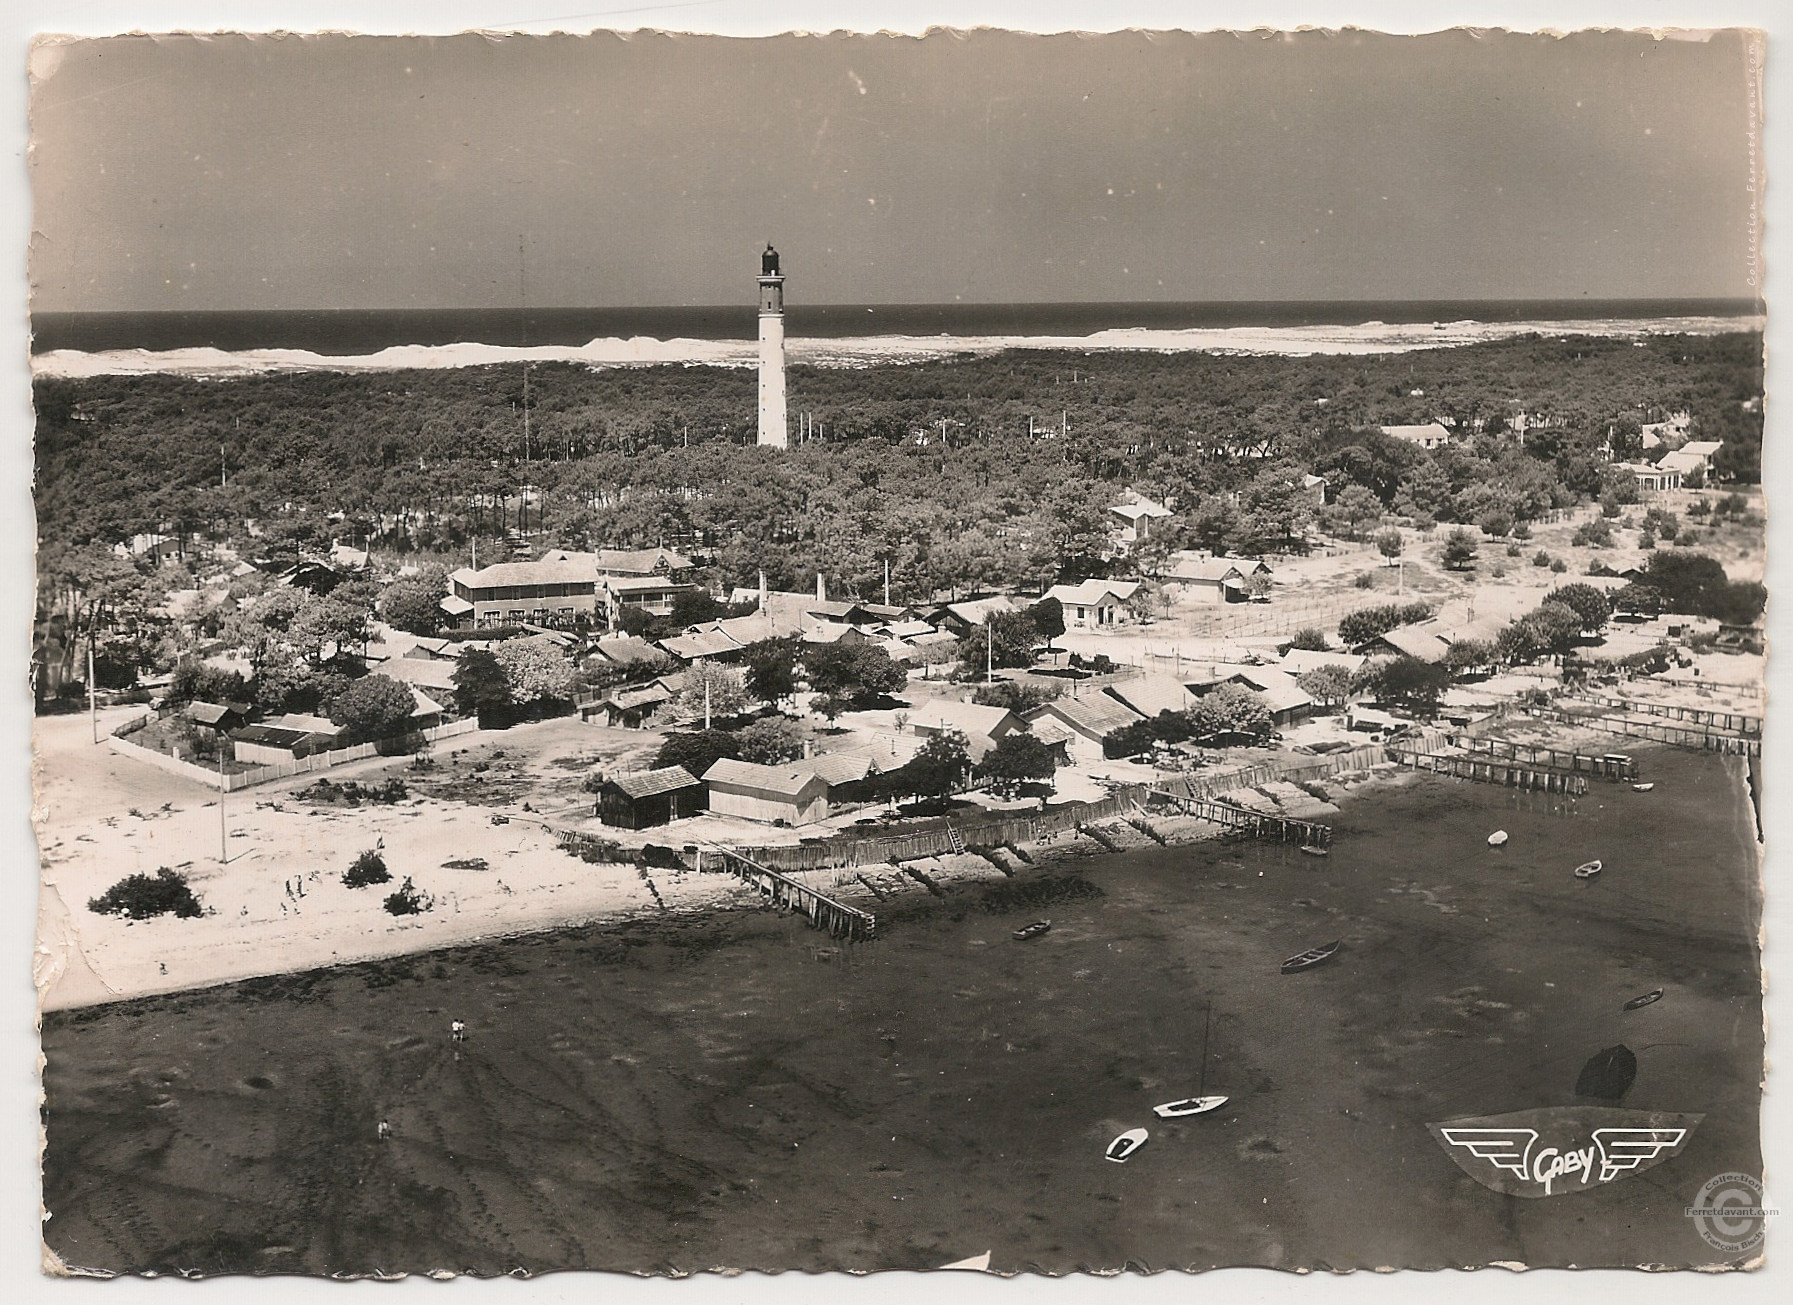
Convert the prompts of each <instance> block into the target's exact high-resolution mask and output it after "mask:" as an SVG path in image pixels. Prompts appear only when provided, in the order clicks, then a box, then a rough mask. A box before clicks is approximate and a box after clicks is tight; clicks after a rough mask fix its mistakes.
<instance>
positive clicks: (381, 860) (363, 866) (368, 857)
mask: <svg viewBox="0 0 1793 1305" xmlns="http://www.w3.org/2000/svg"><path fill="white" fill-rule="evenodd" d="M391 879H392V871H390V870H388V869H387V868H386V858H385V857H383V856H381V855H380V854H379V852H377V851H376V850H375V849H373V848H371V847H370V848H368V849H367V851H365V852H363V853H362V854H361V855H360V856H358V857H356V858H355V861H354V864H352V865H350V866H349V868H348V869H347V870H344V871H343V872H342V882H343V883H344V885H346V886H347V887H349V888H366V887H367V886H368V885H369V884H383V883H387V882H389V881H390V880H391ZM405 882H406V883H410V882H411V881H410V880H409V879H407V880H405Z"/></svg>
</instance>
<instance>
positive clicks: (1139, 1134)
mask: <svg viewBox="0 0 1793 1305" xmlns="http://www.w3.org/2000/svg"><path fill="white" fill-rule="evenodd" d="M1150 1136H1151V1134H1150V1133H1148V1132H1146V1131H1145V1129H1143V1128H1129V1129H1128V1130H1127V1131H1126V1132H1124V1133H1122V1134H1121V1135H1120V1136H1119V1137H1117V1138H1115V1139H1114V1141H1112V1142H1110V1143H1109V1144H1108V1150H1106V1151H1104V1152H1103V1153H1102V1154H1103V1156H1104V1157H1105V1158H1107V1159H1109V1160H1112V1161H1114V1162H1115V1163H1116V1164H1117V1165H1121V1164H1126V1163H1127V1161H1128V1159H1129V1158H1130V1157H1131V1156H1132V1155H1133V1153H1134V1152H1135V1151H1137V1150H1139V1148H1140V1147H1142V1146H1144V1145H1145V1144H1146V1139H1147V1138H1148V1137H1150Z"/></svg>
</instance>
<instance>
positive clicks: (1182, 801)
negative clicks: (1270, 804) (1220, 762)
mask: <svg viewBox="0 0 1793 1305" xmlns="http://www.w3.org/2000/svg"><path fill="white" fill-rule="evenodd" d="M1152 796H1153V797H1160V798H1163V799H1164V800H1165V801H1167V802H1174V803H1176V804H1177V806H1178V807H1180V808H1182V810H1183V811H1184V813H1185V814H1187V815H1192V816H1194V817H1195V818H1196V819H1198V820H1208V821H1212V822H1213V823H1214V824H1217V825H1225V826H1226V827H1227V828H1228V829H1238V830H1243V831H1245V832H1247V833H1249V834H1251V835H1252V836H1253V837H1254V838H1274V839H1276V840H1277V841H1278V842H1280V843H1300V844H1301V845H1302V846H1303V847H1330V846H1331V845H1332V826H1331V825H1322V824H1318V823H1316V822H1314V821H1312V820H1294V819H1291V818H1290V817H1288V816H1271V815H1266V814H1264V813H1263V812H1261V811H1248V810H1246V808H1244V807H1239V806H1234V805H1233V804H1232V803H1231V802H1217V801H1215V800H1214V799H1213V798H1200V797H1190V796H1189V795H1188V794H1186V793H1178V792H1175V791H1174V790H1171V789H1162V788H1155V789H1153V790H1152Z"/></svg>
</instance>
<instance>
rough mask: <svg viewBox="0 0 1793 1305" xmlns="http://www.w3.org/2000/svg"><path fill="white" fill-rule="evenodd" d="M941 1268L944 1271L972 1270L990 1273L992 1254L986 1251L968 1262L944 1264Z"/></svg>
mask: <svg viewBox="0 0 1793 1305" xmlns="http://www.w3.org/2000/svg"><path fill="white" fill-rule="evenodd" d="M940 1267H941V1268H943V1269H972V1270H975V1271H976V1272H978V1273H988V1272H989V1271H990V1252H989V1251H985V1252H984V1253H983V1254H982V1255H973V1256H972V1257H971V1258H970V1259H968V1260H954V1261H953V1262H952V1263H951V1264H943V1265H941V1266H940Z"/></svg>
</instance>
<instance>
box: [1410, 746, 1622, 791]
mask: <svg viewBox="0 0 1793 1305" xmlns="http://www.w3.org/2000/svg"><path fill="white" fill-rule="evenodd" d="M1388 755H1389V756H1390V757H1391V758H1393V759H1394V760H1395V761H1397V762H1399V763H1400V764H1401V765H1403V766H1410V767H1412V768H1413V769H1414V770H1430V771H1433V772H1435V773H1437V774H1440V775H1450V776H1452V777H1454V778H1456V779H1468V780H1474V781H1475V782H1477V783H1481V784H1504V785H1506V786H1507V787H1508V788H1523V789H1534V790H1542V791H1543V792H1546V793H1569V794H1573V795H1575V796H1578V797H1579V796H1580V795H1581V794H1583V793H1586V792H1587V791H1588V777H1587V776H1586V775H1576V774H1572V773H1570V772H1568V771H1561V770H1549V769H1546V768H1545V767H1542V766H1527V765H1524V764H1522V763H1520V762H1517V761H1499V760H1484V759H1482V758H1481V757H1476V756H1468V755H1465V754H1463V753H1460V752H1417V751H1414V750H1412V749H1410V748H1405V747H1392V748H1390V749H1389V750H1388Z"/></svg>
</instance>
